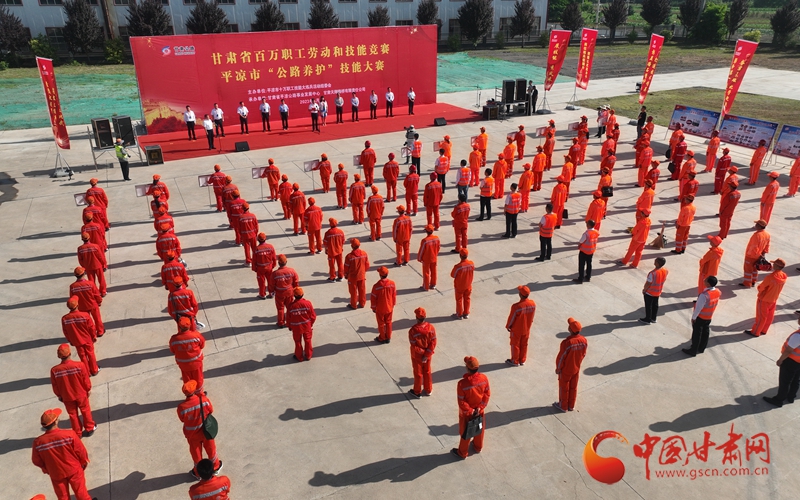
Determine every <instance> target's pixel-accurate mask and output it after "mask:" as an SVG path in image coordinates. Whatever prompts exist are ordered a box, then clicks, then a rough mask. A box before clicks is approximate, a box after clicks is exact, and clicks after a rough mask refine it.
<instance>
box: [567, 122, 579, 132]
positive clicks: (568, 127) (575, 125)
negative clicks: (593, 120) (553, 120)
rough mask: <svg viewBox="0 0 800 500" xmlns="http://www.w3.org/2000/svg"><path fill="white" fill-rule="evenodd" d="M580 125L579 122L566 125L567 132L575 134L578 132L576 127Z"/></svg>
mask: <svg viewBox="0 0 800 500" xmlns="http://www.w3.org/2000/svg"><path fill="white" fill-rule="evenodd" d="M580 124H581V122H572V123H570V124H568V125H567V130H569V131H571V132H575V131H577V130H578V126H579V125H580Z"/></svg>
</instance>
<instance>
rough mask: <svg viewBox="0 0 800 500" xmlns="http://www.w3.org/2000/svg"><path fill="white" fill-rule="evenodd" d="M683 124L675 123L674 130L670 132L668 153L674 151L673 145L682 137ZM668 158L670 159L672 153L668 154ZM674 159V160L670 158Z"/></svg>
mask: <svg viewBox="0 0 800 500" xmlns="http://www.w3.org/2000/svg"><path fill="white" fill-rule="evenodd" d="M682 129H683V125H681V124H680V123H676V124H675V130H674V131H673V132H672V135H671V136H670V137H669V149H670V153H672V152H674V151H675V145H677V144H678V143H679V142H680V140H681V138H682V137H683V130H682ZM668 156H669V158H668V159H669V160H672V154H669V155H668ZM672 161H674V160H672Z"/></svg>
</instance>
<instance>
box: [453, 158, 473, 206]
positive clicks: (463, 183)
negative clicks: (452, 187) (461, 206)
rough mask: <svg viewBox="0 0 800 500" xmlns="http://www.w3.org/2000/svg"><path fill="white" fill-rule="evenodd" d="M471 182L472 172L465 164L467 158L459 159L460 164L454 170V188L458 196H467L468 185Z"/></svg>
mask: <svg viewBox="0 0 800 500" xmlns="http://www.w3.org/2000/svg"><path fill="white" fill-rule="evenodd" d="M471 182H472V172H471V171H470V169H469V166H467V160H461V165H460V168H459V169H458V170H456V190H457V192H458V196H461V195H464V198H468V197H469V185H470V183H471Z"/></svg>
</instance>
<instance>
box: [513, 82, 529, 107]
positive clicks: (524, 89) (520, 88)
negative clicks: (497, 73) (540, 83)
mask: <svg viewBox="0 0 800 500" xmlns="http://www.w3.org/2000/svg"><path fill="white" fill-rule="evenodd" d="M515 97H516V101H517V102H525V99H527V98H528V80H526V79H524V78H517V93H516V96H515Z"/></svg>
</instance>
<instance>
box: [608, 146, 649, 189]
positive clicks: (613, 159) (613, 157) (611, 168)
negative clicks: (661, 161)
mask: <svg viewBox="0 0 800 500" xmlns="http://www.w3.org/2000/svg"><path fill="white" fill-rule="evenodd" d="M616 164H617V157H616V155H615V154H614V151H612V150H608V151H607V152H606V155H605V156H603V159H602V160H600V172H601V173H602V171H603V169H604V168H605V169H607V170H608V173H609V175H612V173H613V172H614V166H615V165H616ZM644 168H645V170H647V166H646V165H645V167H644ZM642 184H643V183H642Z"/></svg>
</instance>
